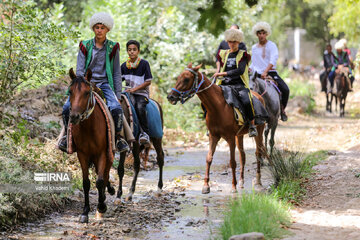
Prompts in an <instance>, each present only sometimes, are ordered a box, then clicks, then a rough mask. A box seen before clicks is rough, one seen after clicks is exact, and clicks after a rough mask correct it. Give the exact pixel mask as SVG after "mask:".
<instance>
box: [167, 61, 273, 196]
mask: <svg viewBox="0 0 360 240" xmlns="http://www.w3.org/2000/svg"><path fill="white" fill-rule="evenodd" d="M199 69H200V66H197V67H195V68H192V64H191V63H190V64H189V65H188V67H187V68H186V69H185V71H183V72H182V73H181V74H180V75H179V76H178V77H177V81H176V85H175V88H173V89H172V91H171V92H170V93H169V95H168V100H169V101H170V103H172V104H174V105H175V104H176V103H177V102H178V101H179V100H180V101H181V102H182V103H184V102H185V101H186V100H187V99H189V98H190V97H192V96H194V95H195V94H197V95H198V97H199V99H200V101H201V103H202V104H203V105H204V107H205V109H206V110H207V115H206V125H207V128H208V129H209V145H210V146H209V151H208V154H207V157H206V172H205V178H204V186H203V189H202V193H203V194H206V193H209V192H210V186H209V175H210V166H211V163H212V160H213V155H214V153H215V149H216V145H217V143H218V142H219V140H220V138H223V139H225V140H226V141H227V143H228V144H229V149H230V166H231V169H232V192H236V184H237V181H236V172H235V169H236V161H235V144H236V145H237V147H238V149H239V152H240V166H241V168H240V188H244V167H245V151H244V144H243V137H244V135H245V134H247V133H248V131H249V129H248V126H239V125H238V123H237V122H236V120H235V116H234V109H233V108H232V107H231V106H230V105H228V104H227V103H226V102H225V99H224V96H223V93H222V90H221V88H220V87H219V86H217V85H214V84H213V83H211V82H210V81H209V80H208V79H207V78H206V76H204V75H203V74H202V73H200V72H199ZM200 79H201V81H200ZM252 94H253V95H254V96H256V97H257V98H259V99H260V101H261V102H262V104H264V101H263V100H262V98H261V97H260V96H259V94H257V93H255V92H252ZM257 131H258V136H257V137H255V142H256V153H255V154H256V161H257V172H256V184H255V187H261V179H260V178H261V172H260V163H261V160H262V158H263V157H267V154H266V150H265V147H264V143H263V137H262V136H263V131H264V124H262V125H259V126H257ZM235 139H236V140H235Z"/></svg>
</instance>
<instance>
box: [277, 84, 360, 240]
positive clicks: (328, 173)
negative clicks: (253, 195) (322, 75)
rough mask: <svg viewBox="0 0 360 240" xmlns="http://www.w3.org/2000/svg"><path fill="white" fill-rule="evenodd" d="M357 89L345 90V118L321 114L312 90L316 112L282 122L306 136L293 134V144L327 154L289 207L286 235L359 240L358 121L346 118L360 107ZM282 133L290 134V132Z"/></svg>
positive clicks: (321, 103)
mask: <svg viewBox="0 0 360 240" xmlns="http://www.w3.org/2000/svg"><path fill="white" fill-rule="evenodd" d="M315 83H316V84H317V82H315ZM317 89H319V88H317ZM359 90H360V88H359V86H355V91H354V93H350V94H349V97H348V101H347V110H348V111H347V114H346V117H345V118H342V119H340V118H339V117H338V114H337V113H336V114H325V113H324V110H323V109H324V108H325V106H324V100H325V98H324V96H323V94H318V96H317V97H316V99H315V100H316V103H317V105H318V108H317V114H316V115H315V116H318V117H306V118H302V117H298V118H297V119H296V118H295V119H292V120H293V121H294V123H295V124H293V123H291V122H289V123H287V124H286V125H287V126H288V127H294V125H295V126H296V127H295V128H297V129H299V130H298V131H296V132H297V133H298V134H300V135H302V136H306V137H303V138H298V136H299V135H297V134H296V135H297V137H296V138H295V140H294V141H295V142H296V145H297V146H299V145H300V146H305V149H307V150H328V153H329V157H328V159H326V160H325V161H323V162H321V163H320V164H318V165H317V166H316V167H315V169H316V175H315V176H314V181H312V182H311V183H310V186H309V192H308V194H307V196H306V199H305V201H304V202H303V203H302V204H301V206H300V207H298V208H295V209H293V210H292V211H291V213H292V215H293V218H294V224H293V225H292V226H291V228H290V230H291V232H292V233H293V235H292V236H290V237H287V238H286V239H292V240H295V239H296V240H300V239H360V145H358V144H360V131H359V130H360V121H359V120H358V119H356V118H351V115H354V114H356V113H358V110H359V109H360V108H359V106H360V104H359V99H360V98H359V92H360V91H359ZM295 116H296V115H295ZM300 129H301V130H300ZM282 134H283V135H288V136H289V137H290V135H289V134H294V131H286V132H282ZM278 137H279V135H278ZM291 147H293V146H291Z"/></svg>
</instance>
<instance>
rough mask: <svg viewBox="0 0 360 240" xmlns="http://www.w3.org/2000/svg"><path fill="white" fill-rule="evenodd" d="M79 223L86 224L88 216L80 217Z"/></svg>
mask: <svg viewBox="0 0 360 240" xmlns="http://www.w3.org/2000/svg"><path fill="white" fill-rule="evenodd" d="M79 221H80V222H81V223H88V222H89V217H88V215H81V216H80V220H79Z"/></svg>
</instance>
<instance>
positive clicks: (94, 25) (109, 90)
mask: <svg viewBox="0 0 360 240" xmlns="http://www.w3.org/2000/svg"><path fill="white" fill-rule="evenodd" d="M113 26H114V20H113V18H112V17H111V16H110V15H109V14H108V13H104V12H99V13H95V14H94V15H93V16H92V17H91V19H90V28H91V29H92V30H93V31H94V34H95V37H94V38H93V39H90V40H85V41H81V42H80V45H79V52H78V56H77V65H76V75H77V76H84V75H85V73H86V71H87V70H88V69H90V70H91V71H92V78H91V82H94V83H95V84H96V86H97V87H99V88H100V89H101V90H102V91H103V93H104V96H105V98H106V104H107V106H108V108H109V110H110V112H111V115H112V117H113V119H114V123H115V132H116V140H117V141H116V147H117V149H118V150H119V152H123V151H128V150H129V146H128V145H127V143H126V141H125V140H124V139H123V138H121V136H120V131H121V128H122V118H123V111H122V109H121V105H120V103H119V102H118V98H120V97H121V90H122V89H121V71H120V60H119V48H120V47H119V43H117V42H112V41H110V40H109V39H107V38H106V34H107V33H108V32H109V31H111V29H112V28H113ZM69 115H70V101H69V98H68V100H67V101H66V103H65V105H64V107H63V112H62V116H63V121H64V126H65V130H66V131H65V132H67V126H68V122H69ZM66 137H67V136H66V135H65V136H64V137H63V138H62V139H61V141H60V144H59V149H60V150H62V151H64V152H67V141H66Z"/></svg>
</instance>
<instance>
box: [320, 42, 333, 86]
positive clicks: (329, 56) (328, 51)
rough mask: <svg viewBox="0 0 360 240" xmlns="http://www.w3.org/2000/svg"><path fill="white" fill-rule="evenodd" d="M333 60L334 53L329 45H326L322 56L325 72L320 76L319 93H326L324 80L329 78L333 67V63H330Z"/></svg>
mask: <svg viewBox="0 0 360 240" xmlns="http://www.w3.org/2000/svg"><path fill="white" fill-rule="evenodd" d="M333 58H334V53H333V52H332V47H331V44H327V45H326V49H325V51H324V54H323V59H324V68H325V70H324V71H323V72H322V73H321V74H320V83H321V91H322V92H326V79H327V77H328V76H329V73H330V71H331V68H332V66H333V63H332V61H333V60H332V59H333Z"/></svg>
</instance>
